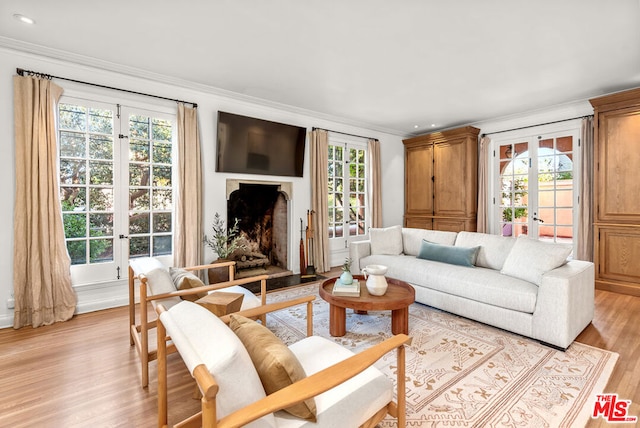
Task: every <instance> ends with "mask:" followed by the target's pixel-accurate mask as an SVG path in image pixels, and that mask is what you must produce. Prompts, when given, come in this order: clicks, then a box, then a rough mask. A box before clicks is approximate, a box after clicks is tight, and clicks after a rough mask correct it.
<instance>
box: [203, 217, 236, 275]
mask: <svg viewBox="0 0 640 428" xmlns="http://www.w3.org/2000/svg"><path fill="white" fill-rule="evenodd" d="M238 221H239V220H238V219H237V218H236V219H235V221H234V223H233V227H231V228H229V229H227V228H226V226H225V224H224V220H223V219H222V218H221V217H220V214H219V213H216V214H215V216H214V217H213V225H212V227H211V229H212V232H213V233H212V234H211V236H210V237H209V236H207V235H205V236H204V243H205V244H207V245H208V246H209V248H211V249H212V250H213V252H214V253H216V254H217V256H218V259H217V260H215V261H213V262H212V263H216V262H219V261H225V260H227V259H228V257H229V255H230V254H231V253H233V252H234V251H236V250H238V249H245V247H246V246H245V245H244V244H243V241H242V240H241V238H242V237H241V236H240V234H239V230H238ZM208 274H209V284H215V283H218V282H224V281H228V280H229V274H228V273H227V269H209V272H208Z"/></svg>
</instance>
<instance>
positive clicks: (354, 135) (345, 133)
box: [311, 126, 377, 140]
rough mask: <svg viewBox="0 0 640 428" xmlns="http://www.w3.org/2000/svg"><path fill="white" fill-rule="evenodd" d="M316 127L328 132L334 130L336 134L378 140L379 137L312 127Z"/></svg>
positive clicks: (313, 129)
mask: <svg viewBox="0 0 640 428" xmlns="http://www.w3.org/2000/svg"><path fill="white" fill-rule="evenodd" d="M316 129H318V130H321V131H327V132H333V133H334V134H342V135H348V136H350V137H357V138H366V139H367V140H377V138H371V137H363V136H362V135H356V134H349V133H347V132H340V131H332V130H330V129H325V128H317V127H315V126H314V127H313V128H311V130H312V131H315V130H316Z"/></svg>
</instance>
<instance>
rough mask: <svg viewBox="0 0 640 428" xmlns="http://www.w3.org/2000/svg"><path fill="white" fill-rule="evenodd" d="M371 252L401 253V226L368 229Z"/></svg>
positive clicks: (395, 254)
mask: <svg viewBox="0 0 640 428" xmlns="http://www.w3.org/2000/svg"><path fill="white" fill-rule="evenodd" d="M369 236H370V237H371V254H372V255H373V254H389V255H393V256H397V255H399V254H402V226H391V227H385V228H382V229H377V228H371V229H369Z"/></svg>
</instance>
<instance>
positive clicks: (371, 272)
mask: <svg viewBox="0 0 640 428" xmlns="http://www.w3.org/2000/svg"><path fill="white" fill-rule="evenodd" d="M387 269H388V268H387V267H386V266H383V265H367V266H366V267H365V268H364V269H362V273H363V275H364V279H366V280H367V282H366V286H367V291H368V292H369V294H371V295H373V296H384V293H386V292H387V287H388V286H389V285H388V284H387V279H386V278H385V277H384V274H385V273H387Z"/></svg>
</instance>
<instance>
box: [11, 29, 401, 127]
mask: <svg viewBox="0 0 640 428" xmlns="http://www.w3.org/2000/svg"><path fill="white" fill-rule="evenodd" d="M0 47H4V48H7V49H10V50H14V51H18V52H22V53H27V54H32V55H36V56H40V57H46V58H48V59H53V60H56V61H58V62H61V63H72V64H77V65H80V66H84V67H90V68H95V69H100V70H104V71H109V72H113V73H118V74H122V75H126V76H130V77H134V78H140V79H144V80H149V81H153V82H156V83H162V84H166V85H170V86H176V87H180V88H183V89H188V90H192V91H196V92H200V93H204V94H208V95H214V96H216V97H222V98H228V99H232V100H235V101H240V102H243V103H249V104H253V105H259V106H262V107H267V108H273V109H277V110H282V111H286V112H289V113H293V114H297V115H302V116H312V117H315V118H317V119H321V120H326V121H330V122H335V123H340V124H343V125H347V126H353V127H357V128H363V129H367V130H369V131H376V132H381V133H385V134H390V135H396V136H401V137H404V136H406V132H404V131H401V130H397V129H391V128H385V127H381V126H376V125H374V124H371V123H364V122H360V121H356V120H350V119H346V118H343V117H336V116H333V115H331V114H327V113H321V112H318V111H314V110H309V109H305V108H301V107H295V106H292V105H289V104H283V103H278V102H275V101H270V100H266V99H263V98H258V97H252V96H250V95H244V94H240V93H237V92H233V91H228V90H225V89H221V88H217V87H214V86H210V85H204V84H201V83H196V82H192V81H189V80H185V79H180V78H177V77H171V76H167V75H164V74H160V73H154V72H152V71H148V70H143V69H140V68H136V67H129V66H126V65H123V64H118V63H114V62H110V61H104V60H101V59H98V58H93V57H89V56H85V55H79V54H75V53H72V52H68V51H63V50H60V49H54V48H49V47H46V46H42V45H37V44H34V43H29V42H25V41H22V40H16V39H12V38H9V37H4V36H0ZM43 72H45V71H44V70H43Z"/></svg>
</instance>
